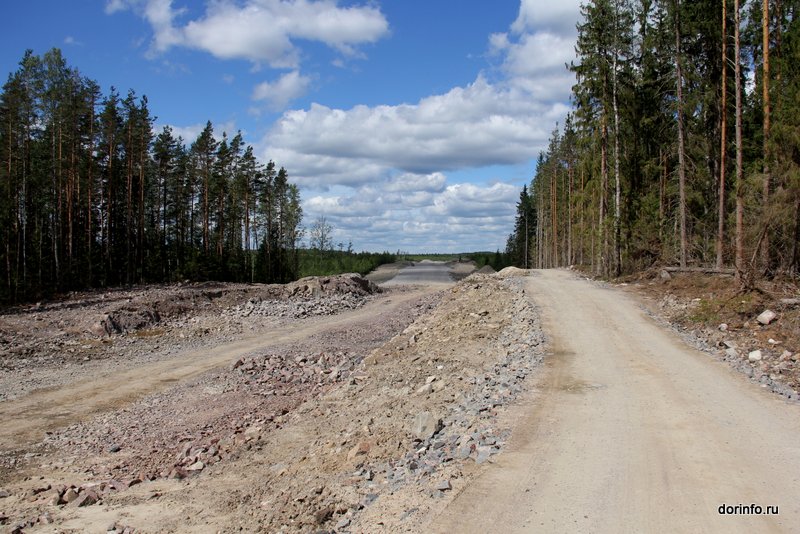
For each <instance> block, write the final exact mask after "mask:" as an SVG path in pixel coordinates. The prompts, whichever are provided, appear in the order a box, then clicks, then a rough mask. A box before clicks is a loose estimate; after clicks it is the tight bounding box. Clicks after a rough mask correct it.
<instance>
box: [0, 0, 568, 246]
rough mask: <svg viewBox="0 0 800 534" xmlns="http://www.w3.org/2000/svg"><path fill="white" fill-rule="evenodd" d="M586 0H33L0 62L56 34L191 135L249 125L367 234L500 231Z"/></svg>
mask: <svg viewBox="0 0 800 534" xmlns="http://www.w3.org/2000/svg"><path fill="white" fill-rule="evenodd" d="M578 5H579V3H578V2H577V1H575V0H569V1H567V2H559V3H553V2H552V1H548V0H520V1H511V0H498V1H493V2H488V1H486V0H459V1H458V2H453V1H444V0H427V1H419V0H386V1H345V0H338V1H337V0H212V1H200V0H70V1H68V2H66V1H63V0H42V1H36V0H31V1H28V2H18V1H13V2H8V3H7V4H6V5H5V6H4V12H5V15H6V19H7V20H10V22H11V24H8V25H7V26H6V31H5V32H3V33H2V34H0V44H2V47H0V62H1V63H0V67H2V68H3V70H4V71H5V73H9V72H11V71H13V70H16V67H17V63H18V62H19V60H20V58H21V57H22V54H23V52H24V51H25V49H27V48H31V49H33V50H34V52H36V53H38V54H42V53H44V52H45V51H47V50H48V49H49V48H51V47H59V48H61V49H62V50H63V52H64V54H65V56H66V58H67V60H68V61H69V63H70V65H72V66H75V67H77V68H78V69H79V70H80V71H81V72H82V73H83V74H84V75H86V76H88V77H90V78H92V79H95V80H96V81H97V82H98V83H100V85H101V87H102V88H103V91H104V92H105V93H107V91H108V89H109V87H111V86H112V85H113V86H115V87H116V88H117V89H118V90H119V91H120V92H121V93H123V94H124V93H126V92H127V91H128V89H130V88H132V89H134V90H135V91H136V92H137V94H139V95H147V97H148V99H149V102H150V108H151V111H152V113H153V114H154V115H156V116H157V117H158V120H157V129H159V130H160V128H161V127H163V126H164V125H170V126H172V127H173V129H175V130H176V131H177V132H178V133H180V134H182V135H183V136H184V138H185V140H186V141H187V144H188V143H190V142H191V141H192V140H193V139H194V137H195V136H196V135H197V134H198V133H199V131H200V129H201V128H202V126H203V125H204V124H205V122H206V120H211V121H212V123H213V124H214V126H215V130H216V133H217V134H221V133H222V131H223V130H226V131H227V132H228V133H229V134H233V133H235V132H236V131H237V130H241V131H242V132H243V134H244V136H245V139H246V140H247V142H248V143H249V144H251V145H253V146H254V147H255V149H256V153H257V154H258V155H259V157H260V158H261V159H262V160H263V161H267V160H269V159H273V160H274V161H276V163H277V164H278V165H282V166H285V167H286V168H287V170H288V171H289V174H290V177H291V179H292V180H293V181H294V182H295V183H297V184H298V185H299V186H300V188H301V194H302V199H303V208H304V212H305V221H304V222H305V224H306V225H310V224H311V223H312V222H313V221H314V220H315V219H316V218H317V217H319V216H322V215H324V216H325V217H326V218H327V219H328V220H329V221H330V222H331V223H332V224H333V226H334V229H335V230H334V240H335V241H337V242H338V241H341V242H344V243H347V242H348V241H352V243H353V246H354V247H355V248H356V249H357V250H392V251H394V250H398V249H399V250H404V251H412V252H413V251H419V252H434V251H439V252H459V251H469V250H495V249H497V248H500V249H502V248H503V247H504V246H505V239H506V236H507V235H508V233H509V232H510V230H511V226H512V224H513V215H514V204H515V202H516V200H517V198H518V195H519V190H520V188H521V186H522V184H524V183H527V182H528V181H529V180H530V177H531V176H532V173H533V170H534V164H535V159H536V157H537V155H538V153H539V152H540V151H541V150H543V149H544V148H545V147H546V142H547V137H548V135H549V133H550V132H551V131H552V130H553V128H554V127H555V124H556V122H557V121H558V122H562V123H563V118H564V115H565V113H566V111H567V109H568V105H569V91H570V87H571V85H572V83H573V78H572V76H571V75H570V74H569V73H568V72H567V71H566V69H565V67H564V64H565V63H566V62H569V61H570V60H572V59H573V56H574V50H573V48H574V42H575V24H576V23H577V21H578V11H579V9H578Z"/></svg>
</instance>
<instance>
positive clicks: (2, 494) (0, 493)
mask: <svg viewBox="0 0 800 534" xmlns="http://www.w3.org/2000/svg"><path fill="white" fill-rule="evenodd" d="M9 495H11V494H10V493H9V492H8V490H4V489H0V499H5V498H6V497H8V496H9Z"/></svg>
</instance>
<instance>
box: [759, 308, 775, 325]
mask: <svg viewBox="0 0 800 534" xmlns="http://www.w3.org/2000/svg"><path fill="white" fill-rule="evenodd" d="M777 317H778V314H777V313H775V312H774V311H772V310H764V311H763V312H761V315H759V316H758V317H756V321H758V322H759V323H761V324H763V325H764V326H766V325H768V324H770V323H771V322H772V321H774V320H775V319H777Z"/></svg>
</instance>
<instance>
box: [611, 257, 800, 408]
mask: <svg viewBox="0 0 800 534" xmlns="http://www.w3.org/2000/svg"><path fill="white" fill-rule="evenodd" d="M623 284H624V285H625V286H627V288H628V289H630V290H631V291H633V292H635V293H636V294H639V295H643V296H644V304H645V306H646V307H647V308H648V311H649V312H650V313H651V314H652V315H654V316H655V317H658V318H660V319H662V320H664V321H666V322H668V323H669V324H670V325H672V327H674V328H675V329H676V330H677V331H678V332H679V333H680V334H681V336H682V337H683V338H684V339H685V340H686V341H687V342H688V343H690V344H691V345H694V346H695V347H697V348H699V349H701V350H703V351H705V352H707V353H709V354H711V355H713V356H714V357H716V358H719V359H721V360H723V361H726V362H727V363H729V364H730V365H731V366H732V367H733V368H735V369H736V370H738V371H740V372H742V373H744V374H745V375H747V376H748V377H749V378H750V379H751V380H752V381H754V382H757V383H759V384H761V385H762V386H763V387H765V388H768V389H770V390H771V391H774V392H775V393H777V394H779V395H782V396H784V397H786V398H789V399H791V400H795V401H797V400H800V291H799V290H798V288H797V286H795V285H792V284H788V283H781V282H777V281H774V282H762V283H761V284H760V287H759V289H758V290H751V291H743V290H740V288H739V287H738V285H737V284H735V283H734V281H733V277H729V276H719V275H704V274H697V273H689V274H675V273H672V274H669V273H666V272H662V273H656V274H654V275H651V276H650V277H649V278H644V279H640V280H630V281H629V282H624V283H623Z"/></svg>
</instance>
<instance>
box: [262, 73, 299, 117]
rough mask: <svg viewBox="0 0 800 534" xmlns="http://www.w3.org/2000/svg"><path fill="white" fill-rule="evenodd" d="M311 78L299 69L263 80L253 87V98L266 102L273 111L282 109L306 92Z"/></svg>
mask: <svg viewBox="0 0 800 534" xmlns="http://www.w3.org/2000/svg"><path fill="white" fill-rule="evenodd" d="M309 83H311V78H309V77H307V76H302V75H301V74H300V72H299V71H296V70H293V71H292V72H288V73H286V74H284V75H283V76H281V77H280V78H278V79H277V80H275V81H274V82H262V83H260V84H258V85H257V86H256V87H255V89H253V96H252V98H253V100H255V101H261V102H266V103H267V105H268V107H269V108H270V109H271V110H273V111H280V110H282V109H285V108H286V106H287V105H288V104H289V102H291V101H292V100H294V99H295V98H298V97H300V96H302V95H304V94H305V92H306V90H307V89H308V84H309Z"/></svg>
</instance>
